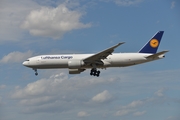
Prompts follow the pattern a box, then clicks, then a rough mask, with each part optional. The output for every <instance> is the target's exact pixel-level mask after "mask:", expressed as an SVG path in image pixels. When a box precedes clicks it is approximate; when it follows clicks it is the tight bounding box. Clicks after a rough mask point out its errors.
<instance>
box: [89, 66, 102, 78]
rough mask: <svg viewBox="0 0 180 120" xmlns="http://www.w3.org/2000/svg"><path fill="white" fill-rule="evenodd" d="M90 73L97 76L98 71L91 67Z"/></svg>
mask: <svg viewBox="0 0 180 120" xmlns="http://www.w3.org/2000/svg"><path fill="white" fill-rule="evenodd" d="M90 75H94V76H97V77H99V75H100V71H99V70H96V69H95V68H93V69H91V72H90Z"/></svg>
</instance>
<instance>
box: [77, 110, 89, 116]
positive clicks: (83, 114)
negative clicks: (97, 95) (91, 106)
mask: <svg viewBox="0 0 180 120" xmlns="http://www.w3.org/2000/svg"><path fill="white" fill-rule="evenodd" d="M77 116H78V117H88V116H90V114H88V113H87V112H85V111H81V112H78V114H77Z"/></svg>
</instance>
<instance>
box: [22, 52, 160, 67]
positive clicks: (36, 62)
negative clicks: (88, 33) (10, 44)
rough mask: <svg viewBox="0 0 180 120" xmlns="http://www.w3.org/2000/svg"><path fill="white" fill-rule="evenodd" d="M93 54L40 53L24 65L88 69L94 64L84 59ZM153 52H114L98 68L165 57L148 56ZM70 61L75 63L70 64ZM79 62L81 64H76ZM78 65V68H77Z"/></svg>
mask: <svg viewBox="0 0 180 120" xmlns="http://www.w3.org/2000/svg"><path fill="white" fill-rule="evenodd" d="M92 55H93V54H63V55H39V56H35V57H32V58H29V59H27V60H26V61H24V62H23V65H25V66H27V67H30V68H33V69H54V68H69V69H87V68H93V66H92V65H86V64H84V63H83V59H85V58H87V57H90V56H92ZM149 55H152V54H147V53H113V54H112V55H109V56H108V57H107V58H106V59H102V60H101V61H102V64H99V65H98V66H96V67H97V68H107V67H125V66H131V65H136V64H141V63H145V62H149V61H153V60H157V59H160V58H163V56H158V57H156V58H153V59H152V58H147V56H149ZM70 63H73V65H72V66H70ZM76 64H79V65H76ZM76 67H77V68H76Z"/></svg>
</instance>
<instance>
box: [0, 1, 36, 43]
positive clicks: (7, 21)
mask: <svg viewBox="0 0 180 120" xmlns="http://www.w3.org/2000/svg"><path fill="white" fill-rule="evenodd" d="M38 7H39V5H38V4H36V3H35V2H33V1H32V0H18V1H16V2H14V0H1V4H0V15H1V19H0V23H1V27H0V42H4V41H19V40H21V39H22V37H23V34H24V33H23V30H22V29H21V28H20V25H21V24H22V21H23V20H24V18H25V16H26V15H27V14H28V13H29V12H30V11H31V10H33V9H37V8H38Z"/></svg>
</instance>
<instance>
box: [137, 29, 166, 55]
mask: <svg viewBox="0 0 180 120" xmlns="http://www.w3.org/2000/svg"><path fill="white" fill-rule="evenodd" d="M163 33H164V31H159V32H157V33H156V34H155V35H154V36H153V37H152V38H151V39H150V40H149V41H148V42H147V43H146V44H145V45H144V46H143V48H141V49H140V50H139V53H153V54H154V53H156V52H157V49H158V47H159V44H160V42H161V38H162V36H163Z"/></svg>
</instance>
